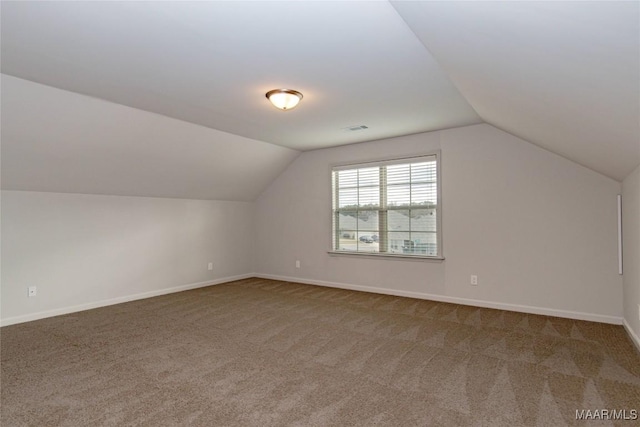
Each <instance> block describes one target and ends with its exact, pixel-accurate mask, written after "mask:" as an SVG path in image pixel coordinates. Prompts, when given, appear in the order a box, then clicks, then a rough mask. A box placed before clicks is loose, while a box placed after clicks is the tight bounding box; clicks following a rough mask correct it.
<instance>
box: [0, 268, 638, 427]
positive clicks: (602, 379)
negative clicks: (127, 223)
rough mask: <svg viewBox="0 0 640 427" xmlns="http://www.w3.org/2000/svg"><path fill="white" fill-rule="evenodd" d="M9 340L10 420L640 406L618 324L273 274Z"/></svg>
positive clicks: (315, 417) (81, 316) (237, 420)
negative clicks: (303, 282)
mask: <svg viewBox="0 0 640 427" xmlns="http://www.w3.org/2000/svg"><path fill="white" fill-rule="evenodd" d="M0 334H1V335H0V339H1V357H2V359H1V362H2V377H1V380H2V383H1V387H2V391H1V404H2V406H1V411H2V413H1V418H0V421H1V424H2V426H3V427H9V426H58V425H62V426H102V425H110V426H127V425H145V426H163V425H180V426H183V425H196V426H236V425H237V426H283V425H298V426H351V425H361V426H374V425H388V426H413V425H416V426H422V425H443V426H464V425H504V426H518V425H527V426H529V425H530V426H534V425H541V426H561V425H565V424H569V425H572V424H577V425H608V422H604V423H603V422H602V421H601V422H597V423H593V422H592V423H588V422H584V421H576V420H575V416H576V409H591V410H595V409H605V408H606V409H626V410H627V411H630V410H631V409H637V410H640V356H639V354H638V352H637V351H636V349H635V348H634V347H633V345H632V343H631V341H630V340H629V338H628V336H627V335H626V333H625V331H624V329H623V328H622V327H621V326H612V325H605V324H599V323H591V322H583V321H575V320H567V319H560V318H553V317H545V316H537V315H527V314H521V313H513V312H507V311H500V310H489V309H481V308H475V307H468V306H462V305H455V304H444V303H437V302H431V301H423V300H415V299H410V298H400V297H393V296H385V295H377V294H369V293H362V292H353V291H346V290H338V289H329V288H322V287H315V286H308V285H301V284H294V283H285V282H277V281H271V280H262V279H248V280H243V281H238V282H233V283H229V284H225V285H218V286H212V287H208V288H202V289H197V290H193V291H188V292H182V293H177V294H172V295H166V296H161V297H157V298H151V299H146V300H141V301H135V302H131V303H126V304H120V305H115V306H110V307H105V308H101V309H96V310H90V311H84V312H81V313H76V314H71V315H66V316H59V317H55V318H50V319H44V320H40V321H35V322H30V323H24V324H19V325H14V326H8V327H4V328H2V329H1V330H0ZM616 424H619V425H626V426H631V425H638V424H639V422H638V421H635V422H634V421H623V422H617V423H616Z"/></svg>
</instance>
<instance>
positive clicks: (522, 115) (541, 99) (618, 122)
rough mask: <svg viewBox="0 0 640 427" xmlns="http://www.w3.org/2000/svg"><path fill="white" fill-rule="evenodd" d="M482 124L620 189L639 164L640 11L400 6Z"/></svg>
mask: <svg viewBox="0 0 640 427" xmlns="http://www.w3.org/2000/svg"><path fill="white" fill-rule="evenodd" d="M393 5H394V7H395V8H396V10H397V11H398V13H399V14H400V16H402V18H403V19H404V20H405V21H406V22H407V24H408V25H409V27H410V28H411V29H412V30H413V31H414V33H415V34H416V35H417V36H418V37H419V38H420V40H421V41H422V42H423V44H424V45H425V47H426V48H427V49H428V50H429V52H430V53H431V54H432V55H433V56H434V57H435V58H436V60H437V61H438V63H439V64H440V65H441V66H442V67H443V69H444V70H445V72H446V73H447V75H448V76H449V77H450V78H451V80H452V81H453V82H454V83H455V85H456V87H457V88H458V89H459V90H460V92H461V93H462V94H463V95H464V97H465V98H466V99H467V100H468V101H469V103H470V104H471V106H472V107H473V108H474V109H475V110H476V111H477V112H478V114H479V115H480V117H482V119H483V120H484V121H485V122H487V123H489V124H492V125H494V126H496V127H498V128H501V129H502V130H505V131H507V132H510V133H512V134H514V135H516V136H519V137H521V138H523V139H525V140H528V141H529V142H532V143H534V144H537V145H539V146H541V147H544V148H546V149H548V150H550V151H553V152H555V153H557V154H560V155H562V156H564V157H567V158H569V159H571V160H573V161H575V162H577V163H580V164H582V165H584V166H587V167H589V168H591V169H593V170H595V171H598V172H601V173H603V174H604V175H607V176H610V177H612V178H614V179H616V180H619V181H620V180H622V179H624V178H625V177H626V176H627V175H628V174H629V173H631V171H633V169H634V168H635V167H636V166H637V165H638V164H639V163H640V89H639V87H640V25H639V23H640V2H637V1H634V2H622V1H620V2H617V1H614V2H597V1H594V2H570V1H556V2H554V1H548V2H546V1H533V2H485V1H480V2H427V1H424V2H395V1H394V2H393Z"/></svg>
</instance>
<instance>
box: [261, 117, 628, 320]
mask: <svg viewBox="0 0 640 427" xmlns="http://www.w3.org/2000/svg"><path fill="white" fill-rule="evenodd" d="M438 149H440V150H441V151H442V163H441V164H442V188H443V207H442V209H443V232H444V235H443V236H444V255H445V258H446V259H445V261H442V262H435V261H415V260H388V259H371V258H364V257H354V256H331V255H329V254H327V251H328V250H329V249H330V239H331V231H330V227H331V223H330V220H331V215H330V207H331V203H330V180H329V169H330V166H331V165H332V164H336V163H345V162H360V161H366V160H373V159H380V158H393V157H401V156H407V155H415V154H421V153H425V152H430V151H432V150H438ZM620 189H621V186H620V183H618V182H616V181H614V180H611V179H609V178H606V177H604V176H602V175H600V174H598V173H595V172H593V171H591V170H589V169H586V168H584V167H582V166H579V165H577V164H575V163H573V162H571V161H569V160H566V159H564V158H562V157H559V156H557V155H555V154H552V153H550V152H548V151H545V150H543V149H541V148H538V147H536V146H534V145H532V144H529V143H527V142H525V141H523V140H521V139H518V138H516V137H514V136H512V135H509V134H507V133H504V132H502V131H499V130H497V129H496V128H494V127H492V126H489V125H476V126H469V127H464V128H456V129H451V130H445V131H439V132H430V133H425V134H419V135H412V136H406V137H400V138H394V139H389V140H382V141H374V142H368V143H363V144H356V145H350V146H344V147H337V148H331V149H323V150H317V151H311V152H306V153H303V154H302V155H301V156H300V157H299V158H298V159H296V160H295V161H294V162H293V163H292V164H291V165H290V166H289V167H288V168H287V169H286V170H285V171H284V172H283V173H282V174H281V175H280V176H279V177H278V178H277V179H276V180H275V181H274V182H273V183H272V184H271V185H270V186H269V187H268V188H267V189H266V190H265V191H264V192H263V193H262V194H261V196H260V197H259V198H258V200H257V202H256V210H255V215H256V218H255V230H256V238H257V242H256V256H257V258H256V271H257V272H258V273H260V274H262V275H265V276H271V277H287V278H291V279H296V280H301V281H307V282H310V283H319V284H329V285H332V284H333V285H336V286H350V287H355V288H359V289H369V290H374V291H375V290H378V291H382V292H390V293H396V294H403V295H412V296H425V297H428V298H438V299H442V300H452V301H461V302H470V303H475V304H479V305H486V306H495V307H504V308H513V309H517V310H523V311H533V312H541V313H548V314H557V315H565V316H569V317H576V318H588V319H593V320H601V321H609V322H618V323H619V322H621V316H622V278H621V277H620V276H619V275H618V274H617V237H616V236H617V234H616V230H617V208H616V195H617V194H618V193H619V192H620ZM296 259H299V260H300V261H301V268H300V269H296V268H295V260H296ZM471 274H476V275H478V277H479V286H477V287H472V286H470V285H469V276H470V275H471Z"/></svg>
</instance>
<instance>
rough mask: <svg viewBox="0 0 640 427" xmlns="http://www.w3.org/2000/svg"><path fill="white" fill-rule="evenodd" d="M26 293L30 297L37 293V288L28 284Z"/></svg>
mask: <svg viewBox="0 0 640 427" xmlns="http://www.w3.org/2000/svg"><path fill="white" fill-rule="evenodd" d="M28 295H29V296H30V297H35V296H36V295H38V288H36V287H35V286H29V293H28Z"/></svg>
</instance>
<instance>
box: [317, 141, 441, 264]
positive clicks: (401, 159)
mask: <svg viewBox="0 0 640 427" xmlns="http://www.w3.org/2000/svg"><path fill="white" fill-rule="evenodd" d="M433 157H435V161H436V180H437V186H436V187H437V188H436V195H437V196H436V197H437V201H436V208H435V209H436V242H437V254H436V255H422V254H407V253H389V252H364V251H357V250H339V249H337V247H336V244H335V242H336V238H338V239H339V237H337V236H336V233H338V230H336V225H335V224H336V223H335V217H334V215H335V213H336V212H335V206H336V204H337V200H336V191H335V188H334V181H333V179H334V172H335V171H339V170H348V169H358V168H366V167H375V166H382V165H393V164H404V163H417V162H419V161H420V160H421V159H427V158H428V159H429V160H432V158H433ZM441 157H442V156H441V152H440V150H437V151H432V152H427V153H421V154H416V155H412V156H407V157H398V158H383V159H376V160H369V161H363V162H349V163H340V164H333V165H331V166H330V168H329V170H330V173H329V191H330V193H331V197H330V200H331V221H330V224H331V225H330V228H331V239H330V242H331V243H330V244H331V248H330V250H329V254H331V255H346V256H358V257H359V256H364V257H374V258H402V259H405V260H408V259H413V260H420V261H428V260H436V261H441V260H444V246H443V236H442V168H441ZM383 203H384V202H383ZM386 211H387V210H386V209H384V208H383V207H382V206H381V207H380V210H379V212H384V213H386ZM384 213H383V215H384Z"/></svg>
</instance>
